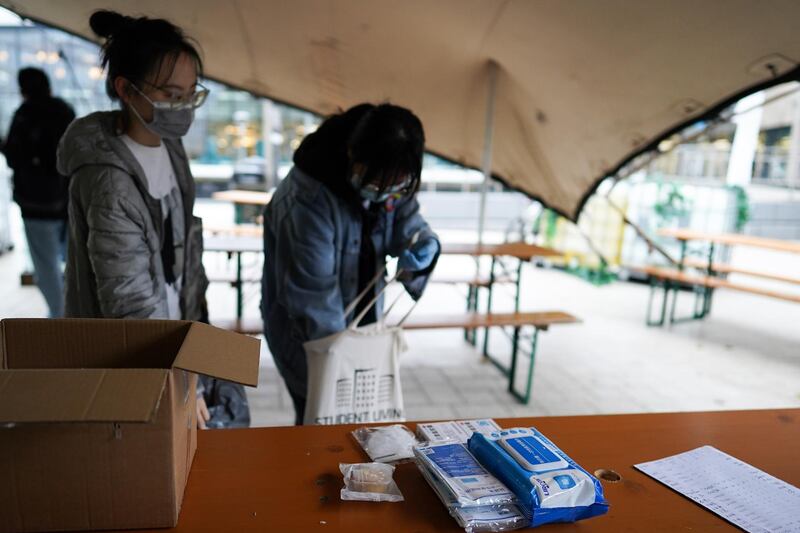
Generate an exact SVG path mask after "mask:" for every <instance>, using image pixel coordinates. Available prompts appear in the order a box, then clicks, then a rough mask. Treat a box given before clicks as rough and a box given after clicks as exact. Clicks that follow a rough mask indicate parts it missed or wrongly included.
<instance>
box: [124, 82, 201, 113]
mask: <svg viewBox="0 0 800 533" xmlns="http://www.w3.org/2000/svg"><path fill="white" fill-rule="evenodd" d="M142 83H144V84H146V85H149V86H150V87H152V88H153V89H155V90H157V91H161V92H162V93H163V94H165V95H166V96H167V98H168V100H155V101H154V100H151V99H150V98H148V97H147V95H146V94H144V92H142V90H141V89H139V88H138V87H136V85H133V84H131V85H132V87H133V88H134V89H136V90H137V91H138V92H139V94H141V95H142V96H144V97H145V98H147V101H148V102H150V103H151V104H153V107H157V108H159V109H168V110H179V109H186V108H187V107H190V108H192V109H197V108H198V107H200V106H201V105H203V104H204V103H205V101H206V98H208V93H209V92H210V91H209V90H208V89H207V88H206V87H205V86H203V84H201V83H197V84H196V85H195V86H196V87H197V89H195V91H194V92H193V93H192V94H189V95H185V96H184V95H182V94H176V93H175V91H173V90H170V89H167V88H166V87H161V86H159V85H154V84H152V83H150V82H149V81H144V80H142Z"/></svg>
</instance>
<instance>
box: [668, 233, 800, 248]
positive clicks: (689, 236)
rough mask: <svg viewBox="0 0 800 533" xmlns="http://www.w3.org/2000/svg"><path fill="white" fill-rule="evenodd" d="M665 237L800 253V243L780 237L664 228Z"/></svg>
mask: <svg viewBox="0 0 800 533" xmlns="http://www.w3.org/2000/svg"><path fill="white" fill-rule="evenodd" d="M658 234H659V235H663V236H664V237H673V238H675V239H678V240H680V241H706V242H713V243H717V244H727V245H740V246H752V247H756V248H765V249H768V250H776V251H778V252H789V253H795V254H800V243H797V242H791V241H783V240H780V239H765V238H763V237H754V236H752V235H741V234H739V233H709V232H705V231H694V230H691V229H685V228H678V229H674V228H673V229H662V230H659V232H658Z"/></svg>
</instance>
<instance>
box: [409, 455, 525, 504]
mask: <svg viewBox="0 0 800 533" xmlns="http://www.w3.org/2000/svg"><path fill="white" fill-rule="evenodd" d="M414 455H415V457H416V460H417V464H418V466H419V467H420V470H423V474H425V473H426V471H427V473H429V474H430V475H431V476H433V477H434V478H435V479H436V481H437V482H439V483H440V484H441V486H442V487H443V488H444V490H446V491H447V493H448V494H449V496H450V498H449V500H452V504H451V507H478V506H486V505H508V504H514V503H516V501H517V496H516V495H515V494H514V493H513V492H512V491H511V490H509V488H508V487H507V486H506V485H504V484H503V483H502V482H501V481H500V480H499V479H497V478H496V477H494V476H493V475H492V474H491V473H490V472H489V471H487V470H486V469H485V468H484V467H483V465H481V464H480V463H479V462H478V461H477V460H476V459H475V457H473V455H472V454H471V453H470V452H469V450H468V449H467V447H466V446H465V445H464V444H461V443H460V442H452V441H451V442H434V443H428V444H422V445H419V446H415V447H414Z"/></svg>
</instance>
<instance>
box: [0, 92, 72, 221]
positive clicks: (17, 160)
mask: <svg viewBox="0 0 800 533" xmlns="http://www.w3.org/2000/svg"><path fill="white" fill-rule="evenodd" d="M74 119H75V112H74V111H73V109H72V107H70V106H69V104H67V103H66V102H65V101H63V100H61V99H60V98H53V97H47V98H36V99H29V100H26V101H25V102H23V103H22V105H21V106H19V109H17V111H16V113H14V118H13V120H12V122H11V128H10V129H9V132H8V138H7V139H6V142H5V145H4V146H3V149H2V150H3V153H4V154H5V156H6V161H7V163H8V166H9V167H10V168H11V169H12V170H13V171H14V179H13V186H14V201H15V202H17V204H19V207H20V210H21V211H22V216H23V217H25V218H51V219H66V218H67V203H68V202H67V199H68V189H69V181H68V178H66V177H64V176H61V175H59V173H58V171H57V170H56V151H57V149H58V142H59V140H60V139H61V136H62V135H63V134H64V131H65V130H66V129H67V126H69V124H70V122H72V121H73V120H74Z"/></svg>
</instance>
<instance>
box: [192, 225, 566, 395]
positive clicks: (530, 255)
mask: <svg viewBox="0 0 800 533" xmlns="http://www.w3.org/2000/svg"><path fill="white" fill-rule="evenodd" d="M214 231H215V234H213V235H211V236H209V237H207V238H206V239H205V251H207V252H223V253H227V254H228V256H229V257H232V256H235V258H236V277H235V280H233V281H232V284H233V285H234V287H235V288H236V316H235V318H234V319H230V320H223V319H216V320H214V325H216V326H218V327H221V328H224V329H229V330H232V331H237V332H239V333H245V334H258V333H261V331H262V329H263V323H262V321H261V318H260V317H254V318H245V317H243V307H244V283H245V282H248V281H252V282H255V281H258V280H245V279H243V277H242V255H243V254H246V253H259V254H260V253H263V242H262V239H261V237H260V235H261V234H262V230H261V228H260V227H259V226H244V227H241V228H240V227H239V226H235V227H234V228H233V229H231V230H230V231H228V232H225V231H223V230H220V229H219V228H218V229H217V230H214ZM442 254H443V255H468V256H472V257H483V256H490V257H491V267H490V269H489V275H488V276H484V277H480V276H475V277H473V278H468V279H442V278H434V279H432V281H439V282H444V283H466V284H467V309H466V312H465V313H463V314H459V315H447V316H437V315H433V316H424V315H423V316H417V315H415V316H413V317H411V319H410V320H409V321H408V322H406V323H405V325H404V327H405V329H408V330H419V329H443V328H453V329H463V330H464V336H465V339H466V340H467V341H468V342H470V343H471V344H472V345H473V346H474V345H476V344H477V334H476V332H477V330H478V329H482V330H483V349H482V353H483V356H484V357H485V358H486V359H487V360H488V361H489V362H490V363H492V364H493V365H494V366H495V367H496V368H497V369H498V370H499V371H500V372H501V373H502V374H503V375H504V376H506V377H507V378H508V392H509V393H510V394H511V395H512V396H514V397H515V398H517V399H518V400H519V401H520V402H522V403H528V402H529V401H530V398H531V391H532V388H533V372H534V366H535V360H536V352H537V349H538V345H539V341H538V338H539V332H541V331H547V330H548V329H549V328H550V327H551V326H555V325H561V324H572V323H577V322H579V321H580V320H579V319H578V318H577V317H575V316H573V315H571V314H569V313H566V312H564V311H561V310H542V311H537V312H520V309H519V302H520V287H521V280H522V266H523V264H524V263H525V262H527V261H530V260H531V259H534V258H537V257H553V256H558V255H561V254H560V252H558V251H556V250H552V249H550V248H545V247H542V246H537V245H535V244H529V243H525V242H510V243H501V244H482V245H478V244H469V243H463V244H459V243H443V244H442ZM504 258H511V259H513V260H516V261H517V265H516V267H515V268H508V267H507V266H506V265H505V264H504V263H503V260H504ZM498 267H501V268H500V269H498ZM498 280H499V281H502V282H507V283H508V282H510V283H513V284H514V285H515V293H514V310H513V312H510V313H508V312H506V313H495V312H493V310H492V294H493V290H494V285H495V283H496V282H498ZM226 281H227V280H226ZM481 289H485V290H486V292H487V294H486V306H485V309H484V310H480V311H479V309H478V307H479V299H480V298H479V291H480V290H481ZM492 328H499V329H500V330H501V331H503V332H504V333H506V334H507V335H508V338H509V340H510V344H511V349H510V357H509V358H508V363H506V362H504V361H503V360H501V359H499V358H497V357H495V356H494V355H493V354H491V353H490V352H489V331H490V330H491V329H492ZM523 342H524V345H525V346H526V347H527V349H526V350H521V349H520V345H522V343H523Z"/></svg>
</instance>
